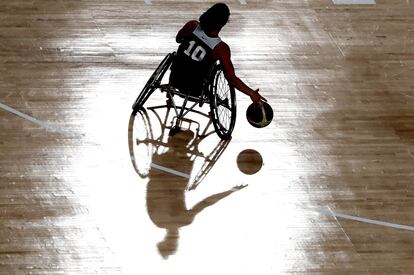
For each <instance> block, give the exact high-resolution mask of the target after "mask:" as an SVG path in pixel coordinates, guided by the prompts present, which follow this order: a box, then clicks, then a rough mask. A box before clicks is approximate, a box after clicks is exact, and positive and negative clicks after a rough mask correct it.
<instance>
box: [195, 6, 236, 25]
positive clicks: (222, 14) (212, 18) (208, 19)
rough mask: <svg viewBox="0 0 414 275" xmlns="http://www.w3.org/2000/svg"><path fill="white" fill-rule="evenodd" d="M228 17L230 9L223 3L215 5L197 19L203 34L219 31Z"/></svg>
mask: <svg viewBox="0 0 414 275" xmlns="http://www.w3.org/2000/svg"><path fill="white" fill-rule="evenodd" d="M229 17H230V9H229V7H228V6H227V5H226V4H224V3H217V4H214V5H213V6H211V7H210V8H209V9H208V10H206V11H205V12H204V13H203V14H202V15H201V16H200V18H199V21H200V25H201V28H202V29H203V30H204V31H205V32H213V31H220V30H221V28H222V27H224V25H226V23H227V21H228V20H229Z"/></svg>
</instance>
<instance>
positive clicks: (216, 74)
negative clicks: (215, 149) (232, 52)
mask: <svg viewBox="0 0 414 275" xmlns="http://www.w3.org/2000/svg"><path fill="white" fill-rule="evenodd" d="M209 94H210V110H211V115H212V121H213V125H214V129H215V130H216V133H217V135H218V136H219V137H220V138H221V139H224V140H227V139H230V138H231V133H232V132H233V129H234V125H235V123H236V113H237V110H236V93H235V91H234V87H232V86H231V85H230V84H229V83H228V82H227V79H226V78H225V76H224V73H223V70H222V69H221V67H220V66H218V65H217V66H216V67H215V68H214V70H213V73H212V80H211V82H210V93H209Z"/></svg>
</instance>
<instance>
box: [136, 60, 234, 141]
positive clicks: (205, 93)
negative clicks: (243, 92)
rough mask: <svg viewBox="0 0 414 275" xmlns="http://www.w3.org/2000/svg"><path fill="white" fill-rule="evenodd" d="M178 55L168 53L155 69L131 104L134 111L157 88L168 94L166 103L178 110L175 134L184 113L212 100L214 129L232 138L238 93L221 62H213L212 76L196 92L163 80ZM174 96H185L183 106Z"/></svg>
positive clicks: (225, 137) (141, 105)
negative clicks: (195, 93) (226, 75)
mask: <svg viewBox="0 0 414 275" xmlns="http://www.w3.org/2000/svg"><path fill="white" fill-rule="evenodd" d="M175 56H176V52H172V53H169V54H167V55H166V56H165V58H164V59H163V60H162V62H161V63H160V64H159V65H158V67H157V69H156V70H155V71H154V72H153V73H152V75H151V77H150V78H149V80H148V81H147V83H146V84H145V86H144V88H143V89H142V91H141V93H140V94H139V95H138V97H137V99H136V100H135V102H134V104H133V105H132V115H136V113H137V112H138V111H139V110H140V109H143V108H144V104H145V103H146V102H147V100H148V98H149V97H150V96H151V95H152V94H153V93H154V91H155V90H157V89H158V90H160V91H161V92H162V93H165V94H166V99H167V100H166V107H167V108H173V109H174V110H175V113H176V117H175V118H176V119H175V126H174V127H173V129H172V130H173V131H172V132H171V134H172V135H173V134H174V133H176V132H177V131H179V130H180V129H181V124H182V122H183V120H184V119H185V118H184V117H185V116H186V115H187V114H188V113H189V112H199V111H196V110H195V107H196V106H197V105H198V106H199V107H200V108H201V107H202V106H203V105H204V104H209V105H210V112H209V117H210V119H211V121H212V123H213V126H214V129H215V132H216V133H217V135H218V136H219V137H220V138H221V139H222V140H229V139H230V138H231V134H232V132H233V129H234V125H235V123H236V113H237V109H236V93H235V89H234V87H232V86H231V85H230V84H229V83H228V82H227V80H226V78H225V77H224V73H223V69H222V67H221V65H220V64H219V63H218V62H217V63H216V64H214V65H213V67H212V68H211V71H210V73H209V76H208V77H207V79H205V80H204V82H203V85H202V90H201V93H199V95H198V96H194V95H192V94H191V93H190V92H189V91H183V90H180V89H177V88H175V87H173V86H172V85H171V84H170V83H167V84H162V81H163V78H164V75H165V74H166V72H167V71H168V70H169V69H170V67H171V65H172V63H173V61H174V58H175ZM174 96H178V97H179V98H182V99H184V100H183V103H182V105H181V106H178V105H177V104H176V101H175V99H174ZM189 102H191V105H190V106H188V105H187V104H188V103H189Z"/></svg>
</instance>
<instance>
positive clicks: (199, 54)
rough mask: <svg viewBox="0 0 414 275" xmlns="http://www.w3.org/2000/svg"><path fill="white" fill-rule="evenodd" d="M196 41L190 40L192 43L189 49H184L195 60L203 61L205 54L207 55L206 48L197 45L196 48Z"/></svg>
mask: <svg viewBox="0 0 414 275" xmlns="http://www.w3.org/2000/svg"><path fill="white" fill-rule="evenodd" d="M194 45H195V41H190V45H189V46H188V48H187V50H185V51H184V53H185V54H186V55H188V56H189V57H191V59H193V60H194V61H199V62H200V61H201V60H203V58H204V56H205V55H206V53H207V52H206V50H204V48H203V47H201V46H197V47H195V49H193V48H194Z"/></svg>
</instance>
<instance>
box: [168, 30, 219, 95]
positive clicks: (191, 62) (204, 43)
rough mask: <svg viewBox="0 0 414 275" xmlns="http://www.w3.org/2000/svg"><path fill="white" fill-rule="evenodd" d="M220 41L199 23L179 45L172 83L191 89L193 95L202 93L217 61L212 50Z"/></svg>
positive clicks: (173, 67)
mask: <svg viewBox="0 0 414 275" xmlns="http://www.w3.org/2000/svg"><path fill="white" fill-rule="evenodd" d="M220 42H221V39H220V38H219V37H210V36H208V35H207V34H206V33H205V32H204V31H203V30H202V28H201V27H200V25H198V26H197V27H196V28H195V29H194V31H193V32H192V33H191V35H189V36H188V37H187V38H185V40H184V41H183V42H182V43H181V44H180V46H179V47H178V50H177V55H176V57H175V60H174V62H173V65H172V67H171V75H170V84H171V85H173V86H174V87H176V88H180V89H183V90H189V91H190V93H191V94H192V95H198V94H199V93H201V90H202V87H203V83H204V81H205V80H206V79H207V78H208V76H209V73H210V71H211V68H212V66H213V65H214V63H215V60H214V59H213V57H212V51H213V49H214V48H215V47H216V46H217V45H218V44H219V43H220Z"/></svg>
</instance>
